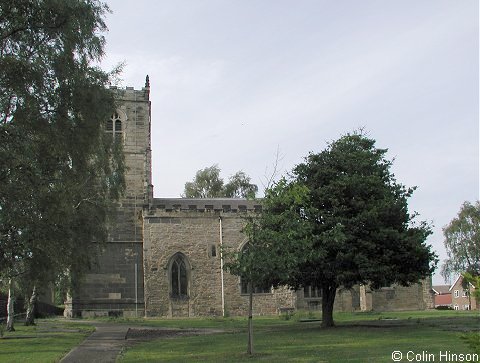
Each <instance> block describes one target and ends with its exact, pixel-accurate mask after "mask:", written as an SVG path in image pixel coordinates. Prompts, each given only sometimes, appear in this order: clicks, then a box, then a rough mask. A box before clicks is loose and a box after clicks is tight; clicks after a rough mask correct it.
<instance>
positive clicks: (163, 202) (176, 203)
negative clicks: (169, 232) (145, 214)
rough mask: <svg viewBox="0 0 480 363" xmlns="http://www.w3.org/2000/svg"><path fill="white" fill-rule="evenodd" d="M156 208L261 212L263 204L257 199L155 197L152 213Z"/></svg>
mask: <svg viewBox="0 0 480 363" xmlns="http://www.w3.org/2000/svg"><path fill="white" fill-rule="evenodd" d="M155 210H164V211H166V212H173V211H178V212H185V211H187V212H188V211H190V212H205V213H208V212H224V213H228V212H230V213H238V212H247V211H248V212H251V211H254V212H260V211H261V210H262V205H261V204H260V203H259V202H258V201H256V200H247V199H236V198H211V199H207V198H205V199H204V198H198V199H197V198H195V199H193V198H154V199H153V202H152V204H151V206H150V211H151V213H154V212H155Z"/></svg>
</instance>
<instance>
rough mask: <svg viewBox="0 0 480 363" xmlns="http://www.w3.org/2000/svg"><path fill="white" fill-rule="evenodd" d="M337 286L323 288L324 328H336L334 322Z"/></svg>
mask: <svg viewBox="0 0 480 363" xmlns="http://www.w3.org/2000/svg"><path fill="white" fill-rule="evenodd" d="M336 293H337V287H336V286H326V287H323V288H322V327H324V328H328V327H332V326H335V324H334V322H333V303H334V302H335V294H336Z"/></svg>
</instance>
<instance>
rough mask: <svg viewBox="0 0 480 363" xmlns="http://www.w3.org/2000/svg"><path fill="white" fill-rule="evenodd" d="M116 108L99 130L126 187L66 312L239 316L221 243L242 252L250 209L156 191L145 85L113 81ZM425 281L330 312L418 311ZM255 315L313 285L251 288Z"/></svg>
mask: <svg viewBox="0 0 480 363" xmlns="http://www.w3.org/2000/svg"><path fill="white" fill-rule="evenodd" d="M111 91H112V92H114V93H115V95H116V97H117V99H118V100H119V107H118V109H117V111H116V112H115V113H114V114H113V115H112V117H111V119H109V120H107V121H106V132H109V133H111V134H112V137H114V138H118V139H119V140H120V141H121V142H122V143H123V149H124V153H125V164H126V167H127V169H126V174H125V181H126V190H125V194H124V195H123V197H122V198H121V199H120V201H119V204H118V209H117V210H116V215H115V223H114V224H113V226H112V227H111V231H110V235H109V239H108V241H107V243H106V245H105V248H104V251H103V254H102V255H101V256H99V258H98V263H97V264H96V265H95V267H94V268H93V269H92V270H91V271H89V273H87V274H86V276H85V278H84V279H83V280H82V281H81V284H80V287H79V289H78V290H77V291H76V292H75V293H74V294H73V295H72V296H70V297H69V299H68V301H67V302H66V304H65V315H66V316H70V317H79V316H82V317H91V316H124V317H153V316H159V317H196V316H238V315H245V314H246V311H247V309H248V294H247V291H246V286H245V284H242V281H241V280H240V278H239V277H237V276H233V275H231V274H229V273H228V272H226V271H224V269H223V264H224V258H223V256H222V251H223V250H224V248H229V249H237V250H241V248H242V247H243V246H244V244H245V243H246V242H247V240H246V237H245V235H243V234H242V232H241V231H242V227H243V223H244V219H243V218H242V216H243V215H245V214H246V213H253V212H258V211H260V210H261V205H260V204H259V203H258V202H257V201H251V200H245V199H187V198H154V196H153V185H152V175H151V171H152V160H151V125H152V120H151V106H152V105H151V102H150V84H149V80H148V77H147V80H146V83H145V87H143V88H142V89H140V90H135V89H134V88H133V87H126V88H125V89H118V88H116V87H111ZM432 294H433V293H432V289H431V281H430V279H427V280H424V281H423V282H422V283H420V284H416V285H412V286H410V287H401V286H393V287H386V288H382V289H379V290H371V289H369V288H368V287H365V286H357V287H355V288H353V289H339V291H338V292H337V297H336V301H335V310H337V311H369V310H373V311H391V310H423V309H427V308H432V307H433V295H432ZM253 304H254V306H253V309H254V313H255V314H257V315H272V314H278V313H281V312H282V311H292V310H297V309H302V310H303V309H304V310H310V309H321V295H320V294H319V291H318V290H317V289H315V288H314V287H305V288H303V289H300V290H297V291H293V290H290V289H288V288H286V287H285V288H279V289H257V290H256V291H255V294H254V298H253Z"/></svg>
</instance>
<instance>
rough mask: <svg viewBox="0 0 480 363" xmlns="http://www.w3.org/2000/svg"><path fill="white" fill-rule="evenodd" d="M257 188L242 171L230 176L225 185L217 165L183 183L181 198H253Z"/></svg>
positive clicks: (198, 172)
mask: <svg viewBox="0 0 480 363" xmlns="http://www.w3.org/2000/svg"><path fill="white" fill-rule="evenodd" d="M257 191H258V187H257V186H256V185H255V184H252V183H251V179H250V177H249V176H248V175H247V174H245V173H244V172H243V171H238V172H236V173H235V174H234V175H232V176H231V177H230V178H229V180H228V183H227V184H225V183H224V181H223V179H222V178H221V177H220V168H219V167H218V165H216V164H215V165H212V166H210V167H207V168H204V169H201V170H199V171H197V173H196V174H195V178H194V180H193V181H191V182H186V183H185V189H184V193H183V196H184V197H186V198H250V199H251V198H255V194H256V193H257Z"/></svg>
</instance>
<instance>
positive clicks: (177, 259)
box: [169, 253, 189, 299]
mask: <svg viewBox="0 0 480 363" xmlns="http://www.w3.org/2000/svg"><path fill="white" fill-rule="evenodd" d="M188 266H189V264H188V261H187V260H186V257H185V256H184V255H183V254H181V253H177V254H176V255H174V256H173V258H172V260H171V262H170V274H169V275H170V296H171V297H172V298H175V299H186V298H188V275H189V274H188Z"/></svg>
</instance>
